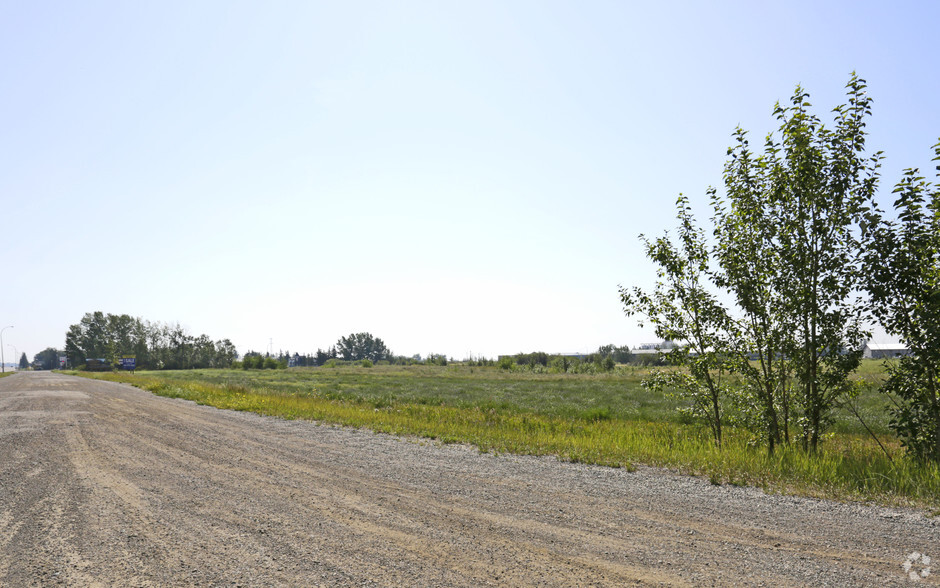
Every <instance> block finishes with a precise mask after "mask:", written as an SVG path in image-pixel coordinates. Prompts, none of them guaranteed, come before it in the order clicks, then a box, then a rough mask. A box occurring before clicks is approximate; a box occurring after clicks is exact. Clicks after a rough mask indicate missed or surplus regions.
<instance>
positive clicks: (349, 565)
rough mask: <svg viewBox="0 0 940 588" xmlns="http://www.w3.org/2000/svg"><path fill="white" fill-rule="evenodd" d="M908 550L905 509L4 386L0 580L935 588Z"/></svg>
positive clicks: (929, 526)
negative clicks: (909, 563) (919, 574)
mask: <svg viewBox="0 0 940 588" xmlns="http://www.w3.org/2000/svg"><path fill="white" fill-rule="evenodd" d="M913 552H917V553H918V554H920V553H923V554H926V555H932V556H934V557H940V521H938V520H937V519H933V518H930V517H926V516H924V515H923V514H922V513H920V512H918V511H913V510H903V509H889V508H879V507H871V506H863V505H857V504H840V503H833V502H827V501H822V500H812V499H804V498H794V497H788V496H775V495H766V494H764V493H763V492H761V491H759V490H755V489H750V488H736V487H731V486H713V485H711V484H709V483H708V481H707V480H701V479H695V478H689V477H685V476H679V475H675V474H672V473H670V472H668V471H664V470H659V469H653V468H640V469H639V470H637V471H636V472H632V473H631V472H627V471H624V470H621V469H611V468H604V467H595V466H585V465H579V464H569V463H562V462H559V461H557V460H555V459H552V458H535V457H517V456H505V455H500V456H493V455H488V454H480V453H479V452H478V451H477V450H475V449H473V448H471V447H464V446H441V445H439V444H436V443H433V442H426V441H420V440H416V439H401V438H396V437H392V436H388V435H379V434H373V433H371V432H368V431H361V430H355V429H348V428H340V427H331V426H324V425H318V424H316V423H311V422H302V421H285V420H280V419H273V418H266V417H259V416H256V415H253V414H247V413H238V412H232V411H222V410H218V409H214V408H210V407H204V406H197V405H195V404H193V403H191V402H186V401H181V400H171V399H166V398H160V397H156V396H153V395H152V394H150V393H148V392H144V391H141V390H137V389H135V388H132V387H130V386H124V385H120V384H114V383H109V382H98V381H93V380H86V379H82V378H74V377H69V376H64V375H59V374H52V373H43V372H37V373H22V374H17V375H14V376H11V377H8V378H4V379H2V380H0V586H34V585H35V586H47V585H53V584H57V583H58V584H65V585H77V586H97V585H100V586H119V585H120V586H167V585H176V586H192V585H201V586H222V585H225V586H318V585H323V586H514V585H525V586H624V585H680V586H685V585H688V586H732V585H733V586H741V585H753V586H806V585H814V586H913V585H915V584H917V585H936V584H937V583H938V579H940V566H937V567H938V569H937V571H936V573H934V574H932V575H928V577H926V578H925V579H921V580H918V581H914V580H911V579H910V578H909V577H908V574H909V572H907V573H906V572H905V570H904V569H903V567H902V564H904V562H905V560H906V559H907V558H908V556H909V555H910V554H912V553H913ZM938 561H940V560H938ZM925 567H927V565H926V564H924V563H923V561H922V558H921V559H918V561H917V562H916V564H915V565H914V566H913V567H912V568H911V571H921V570H923V569H924V568H925Z"/></svg>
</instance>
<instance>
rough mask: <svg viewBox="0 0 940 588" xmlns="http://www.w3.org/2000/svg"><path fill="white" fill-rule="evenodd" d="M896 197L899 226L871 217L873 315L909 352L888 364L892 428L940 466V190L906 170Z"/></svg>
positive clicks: (939, 155)
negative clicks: (939, 368) (891, 402)
mask: <svg viewBox="0 0 940 588" xmlns="http://www.w3.org/2000/svg"><path fill="white" fill-rule="evenodd" d="M934 153H935V158H934V161H940V143H938V144H937V145H935V146H934ZM937 170H938V172H940V165H938V166H937ZM937 175H938V177H940V173H938V174H937ZM894 193H895V194H897V201H896V202H895V204H894V207H895V209H896V210H897V212H898V220H897V221H890V220H885V219H883V218H882V215H881V213H880V211H878V210H877V209H873V211H872V215H871V217H870V221H871V223H870V225H869V227H868V229H869V230H868V232H867V236H868V239H867V241H868V242H869V243H870V246H869V249H868V254H867V256H866V260H865V261H866V263H865V267H866V270H867V271H866V272H865V275H866V276H867V287H868V291H869V292H870V294H871V302H872V309H873V313H874V314H875V316H876V317H877V318H878V319H879V321H880V322H881V324H882V325H883V326H884V328H885V330H886V331H887V332H888V333H891V334H893V335H895V336H897V337H899V338H900V339H901V340H902V341H903V342H904V343H905V344H906V345H907V346H908V347H909V348H910V350H911V354H910V355H909V356H905V357H902V358H900V359H899V360H898V361H897V362H896V363H893V364H889V367H888V378H887V380H886V381H885V383H884V385H883V386H882V391H884V392H885V393H888V394H891V395H894V396H896V397H897V398H898V399H899V401H898V402H897V403H896V404H895V406H894V407H893V409H892V419H891V421H890V425H891V427H892V428H893V429H894V431H895V432H896V433H897V434H898V437H899V438H900V439H901V441H902V443H903V444H904V445H905V446H906V447H907V448H908V450H909V451H910V452H911V453H912V454H913V455H914V456H916V457H918V458H920V459H924V460H930V461H933V462H940V373H938V366H940V185H931V184H930V183H929V182H927V181H926V180H925V179H924V178H923V177H921V176H920V175H919V172H918V170H916V169H908V170H905V174H904V178H903V179H902V180H901V181H900V182H899V183H898V184H897V186H896V187H895V189H894Z"/></svg>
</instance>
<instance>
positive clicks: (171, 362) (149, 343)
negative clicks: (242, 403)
mask: <svg viewBox="0 0 940 588" xmlns="http://www.w3.org/2000/svg"><path fill="white" fill-rule="evenodd" d="M65 355H66V357H67V358H68V365H69V367H72V368H75V369H81V368H82V367H83V366H85V365H86V364H88V363H89V362H93V363H98V362H97V361H96V360H104V361H103V363H104V364H105V365H110V366H112V367H117V365H118V363H119V361H120V358H121V356H124V355H133V356H135V358H136V364H137V369H171V370H172V369H193V368H226V367H231V365H232V362H234V361H235V360H236V359H237V358H238V352H237V351H236V350H235V345H234V344H232V342H231V341H229V340H228V339H220V340H218V341H213V340H212V339H210V338H209V336H208V335H199V336H198V337H194V336H192V335H190V334H189V333H188V332H186V329H185V328H183V327H182V326H180V324H179V323H161V322H150V321H146V320H143V319H140V318H135V317H132V316H129V315H126V314H104V313H102V312H89V313H86V314H85V316H83V317H82V320H81V321H79V322H78V323H77V324H74V325H71V326H70V327H69V330H68V332H67V333H66V335H65Z"/></svg>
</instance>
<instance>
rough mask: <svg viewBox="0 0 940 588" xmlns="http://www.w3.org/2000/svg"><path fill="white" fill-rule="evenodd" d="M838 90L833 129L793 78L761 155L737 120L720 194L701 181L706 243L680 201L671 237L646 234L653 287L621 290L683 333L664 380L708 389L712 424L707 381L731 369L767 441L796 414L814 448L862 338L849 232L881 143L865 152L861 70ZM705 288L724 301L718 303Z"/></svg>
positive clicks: (714, 394) (871, 189)
mask: <svg viewBox="0 0 940 588" xmlns="http://www.w3.org/2000/svg"><path fill="white" fill-rule="evenodd" d="M846 88H847V96H848V104H847V105H843V106H839V107H837V108H836V109H835V110H834V112H835V123H834V127H833V128H832V129H829V128H827V127H826V126H825V125H823V124H822V123H821V122H820V120H819V119H818V118H816V117H815V116H814V115H812V114H810V113H809V108H810V106H811V105H810V104H809V101H808V96H809V95H808V94H807V93H806V92H805V91H803V89H802V88H800V87H799V86H798V87H797V88H796V91H795V92H794V95H793V97H792V99H791V103H790V105H789V106H781V105H780V104H777V105H776V107H775V109H774V114H775V116H776V117H777V119H778V120H779V121H780V129H779V137H775V136H774V135H773V134H771V135H768V136H767V138H766V140H765V147H764V152H763V154H762V155H760V156H757V157H755V156H753V155H752V153H751V152H750V150H749V147H748V142H747V134H746V132H745V131H743V130H741V129H740V128H739V129H737V130H736V131H735V138H736V141H737V145H736V146H735V147H733V148H731V149H729V151H728V154H729V156H730V160H729V161H728V163H727V164H726V166H725V173H724V181H725V187H726V191H725V192H726V195H725V196H723V197H722V196H719V195H718V194H717V192H716V191H715V190H714V189H710V190H709V194H710V196H711V202H712V208H713V211H714V216H713V219H712V220H713V223H714V227H713V230H714V236H715V243H714V245H713V246H710V247H709V246H708V245H706V243H705V241H704V238H703V237H702V235H701V232H699V231H698V230H697V229H695V228H694V226H693V219H692V214H691V211H690V210H689V208H688V202H687V201H686V200H685V199H684V198H680V200H679V219H680V230H679V242H680V243H681V245H680V246H674V245H673V244H672V243H671V242H669V240H668V239H667V238H663V239H661V240H659V241H657V242H655V243H649V242H647V255H648V256H649V257H650V258H651V259H652V260H653V261H654V262H655V263H656V264H657V266H659V282H658V284H657V286H656V288H657V290H656V292H654V293H653V294H652V295H646V294H644V293H643V292H642V291H640V290H636V289H635V290H634V291H632V292H628V291H626V290H624V289H621V298H622V301H623V303H624V307H625V310H626V311H627V314H632V313H635V312H639V313H642V314H646V315H647V316H649V317H650V319H651V321H652V322H653V324H654V325H655V326H656V328H657V334H658V335H659V336H661V337H663V338H664V339H673V340H680V341H683V342H684V345H682V346H680V348H679V349H680V350H679V351H675V350H674V351H672V352H670V354H669V355H670V358H671V360H672V361H673V362H674V363H678V364H680V365H684V366H687V367H688V368H689V375H690V376H691V378H690V379H682V378H679V380H681V381H679V380H677V381H676V382H675V385H678V386H681V387H682V389H683V390H685V391H686V393H687V394H688V395H689V396H690V397H692V398H697V397H700V396H702V395H705V396H707V397H709V398H710V400H711V403H710V405H711V409H710V415H711V416H710V417H709V419H710V423H712V426H713V431H714V430H715V423H717V422H719V421H718V420H717V419H718V415H719V413H718V409H719V405H720V402H719V398H720V397H721V395H722V391H721V389H720V387H719V386H718V385H717V384H715V383H714V382H711V383H710V379H711V378H712V377H713V375H714V374H721V373H722V372H723V371H725V370H730V371H733V372H736V373H737V374H738V376H739V378H740V380H741V381H742V383H743V385H742V387H741V388H740V389H738V390H736V392H735V395H734V399H735V400H736V401H737V404H738V406H740V407H742V408H743V409H744V414H745V416H746V419H745V422H747V423H749V424H750V425H751V426H752V427H755V428H758V429H760V430H762V431H763V432H764V433H765V434H766V437H765V438H766V442H767V445H768V450H769V451H771V452H772V451H773V449H774V447H775V446H776V445H778V444H780V443H781V442H789V429H790V422H791V414H794V415H795V414H796V413H797V412H798V413H799V414H798V421H799V423H798V424H799V426H800V429H801V433H802V441H803V446H804V447H805V448H807V449H815V448H816V447H817V445H818V443H819V439H820V436H821V434H822V432H823V431H824V430H825V428H826V427H827V426H828V425H829V422H830V419H831V412H832V408H833V406H834V403H835V402H836V401H837V400H838V399H839V398H840V397H841V396H843V395H845V394H848V393H850V391H851V390H852V387H851V386H850V385H849V382H848V376H849V374H850V373H851V372H852V371H853V370H854V369H855V368H856V367H857V366H858V363H859V361H860V359H861V349H860V344H861V341H862V340H863V339H864V337H865V336H866V333H864V331H863V329H862V324H863V320H864V318H865V312H864V306H863V304H862V303H861V301H860V300H859V298H858V296H857V292H858V291H859V287H860V284H861V272H860V269H859V268H860V257H861V245H860V241H859V235H860V225H861V222H862V221H863V215H864V213H865V211H866V207H867V206H868V203H869V202H870V201H871V200H872V198H873V196H874V193H875V189H876V188H877V180H878V168H879V162H880V159H881V154H880V153H877V154H875V155H874V156H872V157H866V156H865V154H864V149H865V132H864V127H865V119H866V117H867V116H869V115H870V113H871V111H870V98H868V96H867V95H866V93H865V88H866V86H865V82H864V80H861V79H859V78H858V77H857V76H856V75H854V74H853V75H852V77H851V78H850V80H849V83H848V84H847V86H846ZM713 288H714V289H717V290H718V291H721V292H724V296H723V297H722V299H725V298H730V299H731V300H732V301H733V303H734V308H733V310H727V311H726V310H724V308H723V307H722V306H721V305H719V304H718V302H717V300H718V298H717V297H716V296H715V295H714V294H712V293H711V292H713ZM732 317H733V320H732ZM754 358H756V359H757V361H756V362H754V361H753V359H754ZM677 378H678V376H677ZM663 385H664V384H663ZM751 407H754V408H751ZM755 409H756V410H755ZM797 409H798V410H797ZM748 414H750V415H751V416H748Z"/></svg>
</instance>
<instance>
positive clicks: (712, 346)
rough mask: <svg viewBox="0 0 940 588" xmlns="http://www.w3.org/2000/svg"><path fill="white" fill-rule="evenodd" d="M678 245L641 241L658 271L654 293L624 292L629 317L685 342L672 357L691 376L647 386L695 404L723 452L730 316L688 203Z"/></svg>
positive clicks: (663, 376)
mask: <svg viewBox="0 0 940 588" xmlns="http://www.w3.org/2000/svg"><path fill="white" fill-rule="evenodd" d="M677 206H678V218H679V234H678V243H679V244H678V245H676V244H673V242H672V241H671V240H670V239H669V236H668V235H665V236H663V237H660V238H659V239H657V240H655V241H650V240H648V239H646V238H645V237H643V236H641V239H642V240H643V242H644V244H645V248H646V255H647V257H649V258H650V259H651V260H653V262H654V263H655V264H656V265H657V277H658V278H659V281H658V282H657V283H656V286H655V289H654V291H653V292H652V293H647V292H644V291H643V290H642V289H640V288H636V287H634V288H633V289H626V288H621V289H620V299H621V301H622V302H623V305H624V312H625V313H626V315H627V316H632V315H634V314H640V315H643V316H645V317H647V320H649V321H650V322H651V323H652V325H653V327H654V329H655V332H656V336H657V337H660V338H662V339H665V340H678V341H685V342H686V343H687V344H686V345H680V346H677V347H675V348H673V349H672V351H670V352H669V356H668V357H669V360H670V362H672V363H673V364H676V365H682V366H686V367H687V368H688V370H689V371H688V373H684V372H675V371H673V372H660V373H657V374H654V376H653V377H652V378H650V379H648V380H647V381H646V382H645V384H646V385H647V386H649V387H650V388H652V389H654V390H677V391H678V393H679V395H680V396H682V397H685V398H687V399H689V400H690V401H691V408H690V410H691V412H692V414H693V415H694V416H696V417H699V418H701V419H702V420H704V421H705V422H706V423H707V424H708V426H709V428H710V429H711V431H712V436H713V437H714V440H715V443H716V444H717V445H718V446H719V447H720V446H721V438H722V425H723V421H724V419H723V414H722V407H721V405H722V399H723V397H724V394H725V390H726V386H725V385H724V384H723V383H722V375H723V374H724V373H725V372H726V371H727V368H726V365H725V363H726V362H725V357H724V355H725V353H724V349H725V348H726V344H725V340H726V339H725V332H726V331H727V329H728V327H729V325H730V319H729V316H728V312H727V310H726V309H725V308H724V307H723V306H722V305H721V304H720V303H719V302H718V300H717V298H716V297H715V296H714V295H713V294H712V293H710V291H709V279H708V261H709V251H708V247H707V245H706V243H705V235H704V232H703V231H702V230H701V229H700V228H698V227H696V226H695V223H694V219H693V216H692V211H691V209H690V208H689V204H688V200H687V199H686V198H685V197H684V196H680V197H679V200H678V202H677Z"/></svg>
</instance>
